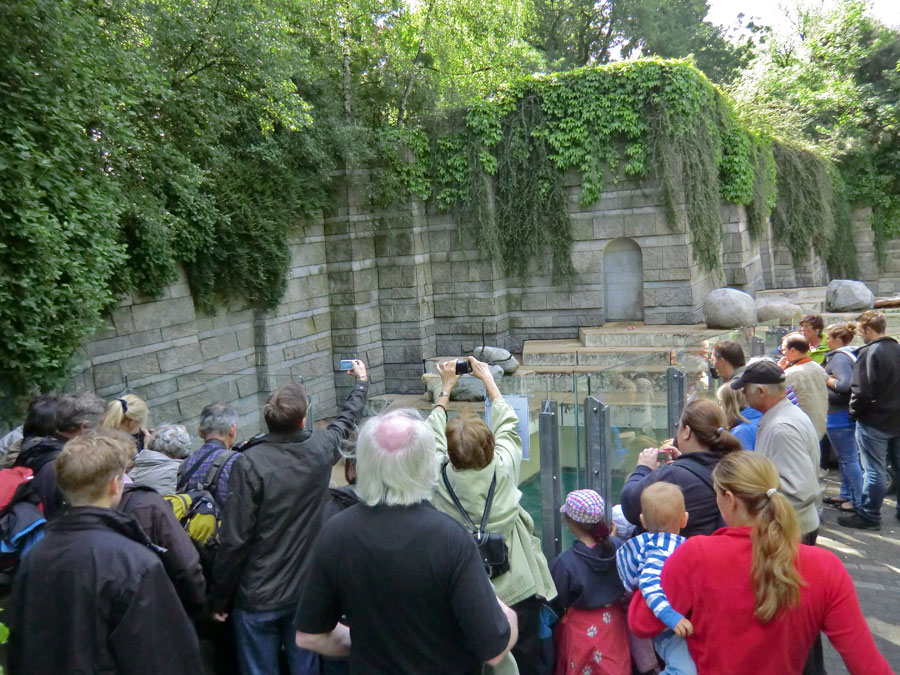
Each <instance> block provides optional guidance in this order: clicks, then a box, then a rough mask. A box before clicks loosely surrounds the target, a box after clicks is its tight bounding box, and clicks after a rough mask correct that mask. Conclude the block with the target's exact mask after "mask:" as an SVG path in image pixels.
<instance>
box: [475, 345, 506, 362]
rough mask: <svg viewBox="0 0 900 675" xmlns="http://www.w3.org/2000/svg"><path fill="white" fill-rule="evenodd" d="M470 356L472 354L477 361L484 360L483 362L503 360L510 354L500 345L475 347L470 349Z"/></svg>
mask: <svg viewBox="0 0 900 675" xmlns="http://www.w3.org/2000/svg"><path fill="white" fill-rule="evenodd" d="M472 356H474V357H475V358H476V359H478V360H479V361H484V362H485V363H498V362H500V361H505V360H506V359H508V358H509V357H510V356H512V354H510V353H509V351H507V350H506V349H501V348H500V347H490V346H488V347H475V349H473V350H472Z"/></svg>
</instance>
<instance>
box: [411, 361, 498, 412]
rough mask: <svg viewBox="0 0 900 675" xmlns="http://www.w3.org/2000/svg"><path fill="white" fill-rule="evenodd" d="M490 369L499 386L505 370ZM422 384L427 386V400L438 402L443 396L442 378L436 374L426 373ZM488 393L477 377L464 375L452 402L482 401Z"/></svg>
mask: <svg viewBox="0 0 900 675" xmlns="http://www.w3.org/2000/svg"><path fill="white" fill-rule="evenodd" d="M490 368H491V375H493V377H494V382H497V383H498V385H499V382H500V378H502V377H503V368H501V367H500V366H496V365H495V366H491V367H490ZM422 382H423V383H424V384H425V392H426V395H427V398H428V399H430V400H431V402H432V403H434V402H435V401H437V399H438V396H440V395H441V376H440V375H437V374H435V373H425V374H424V375H422ZM486 393H487V392H486V391H485V388H484V384H483V383H482V381H481V380H479V379H478V378H477V377H472V376H471V375H463V376H462V377H461V378H459V381H458V382H457V383H456V386H455V387H453V391H451V392H450V400H451V401H482V400H484V396H485V394H486Z"/></svg>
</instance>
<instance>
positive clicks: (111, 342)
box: [71, 222, 335, 437]
mask: <svg viewBox="0 0 900 675" xmlns="http://www.w3.org/2000/svg"><path fill="white" fill-rule="evenodd" d="M291 260H292V262H291V269H290V273H289V280H288V286H287V291H286V292H285V295H284V298H283V300H282V302H281V304H280V305H279V306H278V308H277V309H276V310H274V311H272V312H258V311H253V310H251V309H247V308H245V307H240V306H232V307H228V308H222V309H220V310H219V311H218V312H217V313H216V314H215V315H213V316H207V315H204V314H201V313H199V312H198V311H197V309H196V307H195V306H194V302H193V300H192V298H191V296H190V293H189V290H188V286H187V283H186V282H185V279H184V277H183V275H181V277H180V278H179V279H178V281H177V282H176V283H174V284H172V285H170V286H168V287H167V288H166V289H165V291H164V293H163V296H162V297H161V298H159V299H153V300H150V299H147V298H141V297H135V296H132V295H128V296H125V297H123V298H122V299H121V301H120V302H119V306H118V307H117V308H116V309H115V310H114V311H113V312H112V314H111V316H110V317H109V318H108V320H107V324H106V327H105V328H104V329H103V330H102V331H100V332H99V333H98V334H96V335H95V336H94V338H93V340H91V341H90V342H88V343H87V344H86V345H85V346H84V347H83V349H82V350H81V351H80V354H79V356H80V361H81V365H80V366H79V367H78V369H77V372H76V374H75V375H74V376H73V378H72V382H71V387H72V388H73V389H76V390H93V391H96V392H97V393H98V394H99V395H101V396H103V397H105V398H111V397H114V396H116V395H119V394H120V393H121V392H123V391H125V390H128V391H132V392H134V393H135V394H137V395H138V396H140V397H142V398H144V399H145V400H146V401H147V402H148V404H149V406H150V409H151V415H152V417H151V422H152V423H154V424H156V423H160V422H181V423H184V424H187V425H188V427H189V428H190V429H193V428H194V427H196V424H197V421H198V418H199V415H200V411H201V410H202V409H203V406H205V405H207V404H208V403H212V402H214V401H220V402H227V403H229V404H230V405H232V406H233V407H234V408H235V409H236V410H237V412H238V414H239V416H240V426H241V432H242V436H244V437H247V436H250V435H252V434H253V433H255V432H256V431H257V430H259V428H260V426H261V422H262V420H261V418H260V410H261V407H262V404H263V403H264V402H265V399H266V397H267V396H268V394H269V393H270V392H272V391H274V390H275V389H277V388H278V387H279V386H281V385H282V384H285V383H286V382H290V381H303V382H304V384H305V385H306V387H307V389H308V390H309V393H310V399H311V401H312V405H313V415H315V416H323V415H329V414H332V413H333V411H334V401H335V378H334V374H333V373H332V369H331V365H332V351H333V349H332V342H331V308H330V306H329V293H328V282H327V276H326V273H325V269H326V268H325V247H324V236H323V223H322V222H317V223H310V224H309V225H308V227H307V229H306V234H305V235H304V236H302V237H297V238H295V239H294V241H293V242H292V244H291Z"/></svg>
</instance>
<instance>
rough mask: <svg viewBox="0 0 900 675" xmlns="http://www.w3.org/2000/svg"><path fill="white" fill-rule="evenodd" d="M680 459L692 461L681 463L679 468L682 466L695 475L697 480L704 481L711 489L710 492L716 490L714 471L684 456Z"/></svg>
mask: <svg viewBox="0 0 900 675" xmlns="http://www.w3.org/2000/svg"><path fill="white" fill-rule="evenodd" d="M679 459H690V460H691V461H689V462H680V463H678V464H677V466H680V467H681V468H682V469H685V470H686V471H689V472H690V473H692V474H694V475H695V476H696V477H697V478H699V479H700V480H702V481H703V482H704V483H706V485H707V486H708V487H709V489H710V490H715V488H714V487H713V480H712V471H710V470H709V469H708V468H707V467H705V466H703V465H702V464H700V463H699V462H696V461H694V460H693V459H692V458H691V457H689V456H686V455H682V456H681V457H680V458H679Z"/></svg>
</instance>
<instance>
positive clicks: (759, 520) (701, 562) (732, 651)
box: [628, 450, 891, 675]
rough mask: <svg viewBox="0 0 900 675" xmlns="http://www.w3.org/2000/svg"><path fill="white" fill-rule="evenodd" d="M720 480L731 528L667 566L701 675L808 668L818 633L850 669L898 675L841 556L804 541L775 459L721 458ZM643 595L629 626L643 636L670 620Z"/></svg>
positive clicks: (665, 576)
mask: <svg viewBox="0 0 900 675" xmlns="http://www.w3.org/2000/svg"><path fill="white" fill-rule="evenodd" d="M713 478H714V481H715V490H716V499H717V502H718V504H719V509H720V510H721V512H722V517H723V518H724V519H725V523H726V524H727V525H728V527H723V528H722V529H720V530H718V531H716V532H715V534H713V535H711V536H697V537H692V538H691V539H688V540H687V541H686V542H685V543H684V544H682V545H681V546H680V547H678V549H677V550H676V551H675V553H673V554H672V555H671V556H670V557H669V559H668V560H667V561H666V564H665V566H664V567H663V571H662V586H663V589H664V590H665V592H666V596H667V597H668V599H669V602H670V603H671V605H672V607H674V608H675V609H677V610H678V611H679V612H681V613H682V614H683V615H684V616H686V617H687V618H688V619H690V621H691V623H692V624H693V625H694V634H693V635H691V636H690V637H688V638H687V643H688V649H689V650H690V652H691V656H692V657H693V659H694V663H696V665H697V673H698V675H704V674H707V675H720V674H721V673H728V674H729V675H743V674H746V675H759V674H761V673H766V674H768V673H771V674H772V675H785V674H791V673H801V672H802V671H803V665H804V663H805V662H806V657H807V655H808V653H809V649H810V647H811V646H812V643H813V640H814V639H815V638H816V636H817V635H818V634H819V632H820V631H824V632H825V634H826V635H827V636H828V638H829V639H830V640H831V644H832V645H834V647H835V649H837V651H838V652H840V654H841V657H842V658H843V659H844V664H845V665H846V666H847V669H848V670H849V671H850V673H851V675H857V674H859V675H863V674H864V675H891V669H890V667H889V666H888V663H887V661H886V660H885V659H884V657H883V656H882V655H881V654H880V653H879V651H878V648H877V647H876V646H875V642H874V640H873V639H872V634H871V633H870V632H869V627H868V626H867V625H866V622H865V620H864V619H863V616H862V612H861V611H860V608H859V601H858V600H857V599H856V591H855V589H854V588H853V582H852V580H851V579H850V575H849V574H847V570H846V569H844V566H843V564H842V563H841V561H840V560H839V559H838V557H837V556H835V555H834V554H833V553H831V552H830V551H826V550H824V549H821V548H816V547H814V546H804V545H801V544H800V527H799V525H798V523H797V516H796V514H795V513H794V510H793V509H792V508H791V505H790V504H789V503H788V501H787V499H786V498H785V497H784V495H782V494H781V493H780V492H779V491H778V486H779V482H778V471H777V470H776V469H775V465H774V464H772V462H771V461H769V460H768V459H766V458H765V457H763V456H761V455H758V454H756V453H753V452H748V451H746V450H742V451H740V452H733V453H731V454H729V455H726V456H725V457H723V458H722V459H721V460H720V461H719V463H718V465H717V466H716V468H715V470H714V471H713ZM635 598H636V599H637V600H638V602H635V601H634V600H632V603H631V607H630V609H629V613H628V622H629V625H630V626H631V629H632V630H633V631H634V632H635V633H636V634H637V635H638V636H640V637H652V636H653V635H655V634H657V633H659V632H661V631H662V630H663V629H664V628H665V626H663V624H662V623H660V621H659V620H658V619H657V618H656V617H654V616H653V613H652V612H651V611H650V609H649V608H648V607H647V603H646V602H643V601H641V598H640V597H639V595H638V594H635Z"/></svg>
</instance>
